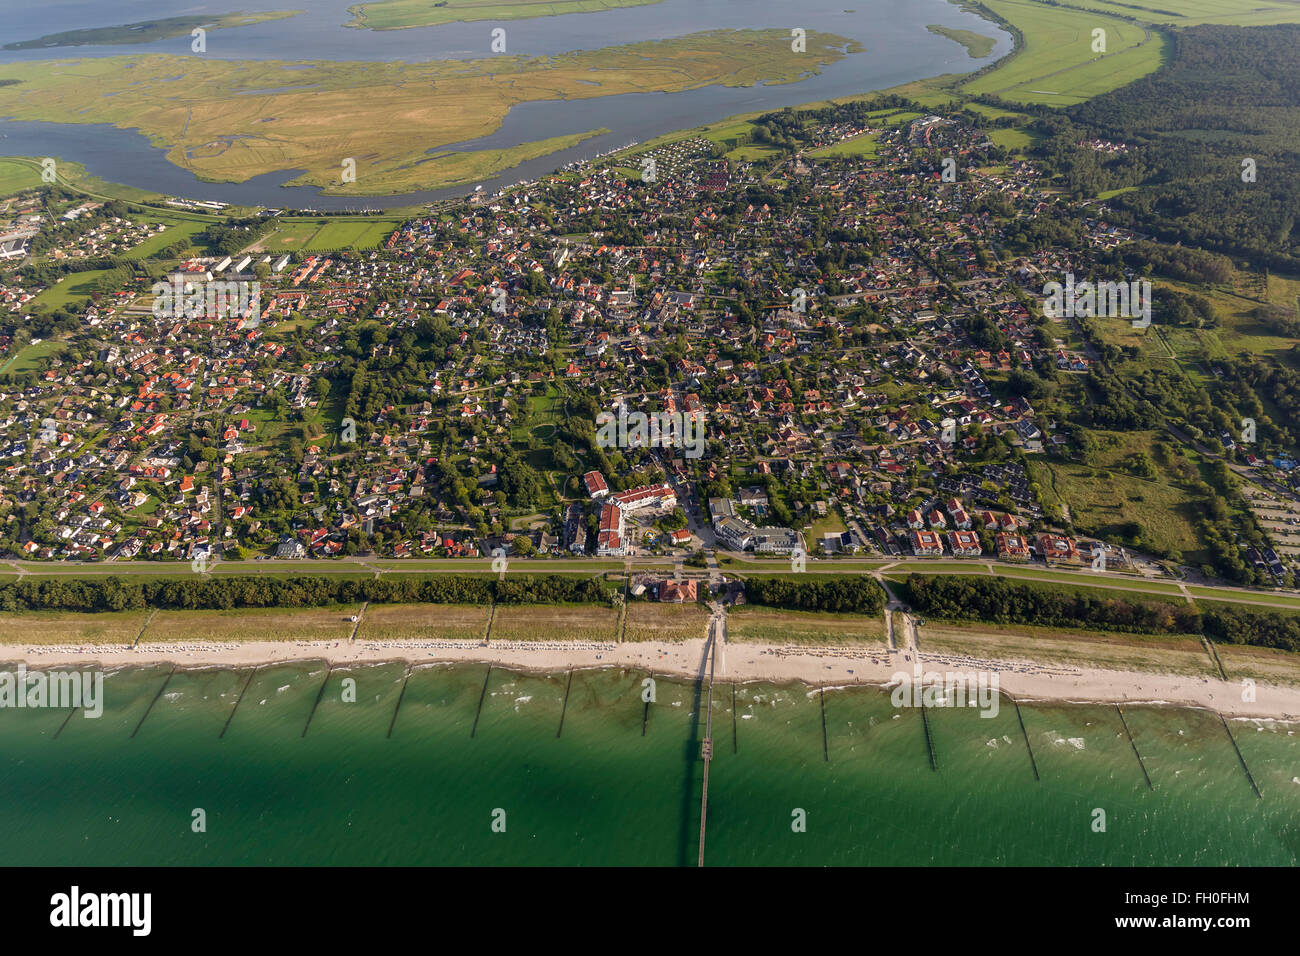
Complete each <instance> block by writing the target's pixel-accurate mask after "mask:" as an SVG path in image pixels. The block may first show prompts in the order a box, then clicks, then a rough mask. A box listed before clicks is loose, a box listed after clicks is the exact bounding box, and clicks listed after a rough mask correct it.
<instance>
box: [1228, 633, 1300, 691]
mask: <svg viewBox="0 0 1300 956" xmlns="http://www.w3.org/2000/svg"><path fill="white" fill-rule="evenodd" d="M1214 650H1215V653H1217V654H1218V655H1219V660H1220V661H1221V662H1222V664H1223V672H1224V673H1225V674H1227V675H1228V680H1230V681H1238V680H1241V679H1242V678H1243V677H1248V678H1250V679H1252V680H1257V681H1260V682H1262V683H1268V684H1289V685H1300V654H1292V653H1291V652H1290V651H1283V650H1278V649H1276V648H1272V647H1249V646H1247V645H1245V644H1220V643H1217V642H1216V643H1215V645H1214Z"/></svg>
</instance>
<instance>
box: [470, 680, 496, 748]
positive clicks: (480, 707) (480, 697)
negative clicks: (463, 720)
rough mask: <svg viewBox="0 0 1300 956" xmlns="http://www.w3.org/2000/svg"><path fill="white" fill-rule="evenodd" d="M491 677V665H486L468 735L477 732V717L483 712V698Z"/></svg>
mask: <svg viewBox="0 0 1300 956" xmlns="http://www.w3.org/2000/svg"><path fill="white" fill-rule="evenodd" d="M491 679H492V665H491V664H489V665H488V669H487V673H486V674H484V675H483V689H482V690H481V691H479V695H478V707H477V708H476V709H475V711H474V726H473V727H471V728H470V729H469V735H470V737H473V736H474V735H475V734H477V733H478V719H479V717H480V716H481V715H482V713H483V700H484V698H486V697H487V689H488V681H490V680H491Z"/></svg>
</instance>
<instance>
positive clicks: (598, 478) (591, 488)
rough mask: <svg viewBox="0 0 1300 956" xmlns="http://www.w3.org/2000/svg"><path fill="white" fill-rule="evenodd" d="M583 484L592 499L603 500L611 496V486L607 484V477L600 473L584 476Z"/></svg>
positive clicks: (594, 472) (589, 473) (591, 472)
mask: <svg viewBox="0 0 1300 956" xmlns="http://www.w3.org/2000/svg"><path fill="white" fill-rule="evenodd" d="M582 483H583V484H584V485H586V486H587V495H588V497H591V498H601V497H604V496H605V495H607V494H609V485H607V484H605V476H604V475H602V474H601V473H600V472H598V471H589V472H587V473H586V474H585V475H583V476H582Z"/></svg>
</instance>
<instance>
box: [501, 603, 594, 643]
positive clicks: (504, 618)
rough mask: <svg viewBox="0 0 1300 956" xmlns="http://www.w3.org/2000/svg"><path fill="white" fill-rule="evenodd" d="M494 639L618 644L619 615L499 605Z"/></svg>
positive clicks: (574, 607) (588, 608)
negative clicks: (615, 641)
mask: <svg viewBox="0 0 1300 956" xmlns="http://www.w3.org/2000/svg"><path fill="white" fill-rule="evenodd" d="M490 639H491V640H493V641H614V640H617V639H618V611H616V610H614V609H613V608H610V607H597V606H594V605H587V604H559V605H549V604H548V605H503V604H498V605H497V609H496V614H495V615H494V616H493V618H492V631H491V638H490Z"/></svg>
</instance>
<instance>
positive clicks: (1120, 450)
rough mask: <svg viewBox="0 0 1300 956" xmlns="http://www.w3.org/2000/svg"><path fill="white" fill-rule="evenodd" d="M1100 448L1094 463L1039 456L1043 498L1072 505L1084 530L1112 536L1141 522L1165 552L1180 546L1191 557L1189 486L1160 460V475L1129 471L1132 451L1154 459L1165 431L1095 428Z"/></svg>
mask: <svg viewBox="0 0 1300 956" xmlns="http://www.w3.org/2000/svg"><path fill="white" fill-rule="evenodd" d="M1094 434H1095V435H1096V437H1097V440H1098V442H1099V443H1100V445H1101V447H1100V448H1099V449H1098V451H1097V453H1096V454H1095V457H1094V460H1093V461H1092V462H1090V463H1089V464H1087V465H1085V464H1081V463H1079V462H1075V461H1053V460H1044V461H1034V462H1032V463H1031V464H1030V470H1029V474H1030V478H1031V480H1032V481H1035V482H1037V483H1038V485H1039V488H1040V490H1041V495H1042V500H1043V503H1044V504H1045V505H1047V506H1052V505H1056V506H1058V507H1061V506H1064V507H1068V508H1069V510H1070V517H1071V519H1072V520H1073V522H1074V523H1075V525H1076V527H1077V528H1079V529H1086V530H1087V531H1088V533H1091V534H1096V535H1098V536H1100V537H1105V538H1107V539H1110V540H1116V539H1119V538H1120V537H1122V531H1121V529H1122V528H1123V527H1124V526H1126V525H1129V524H1131V523H1132V524H1136V525H1139V526H1140V527H1141V529H1142V534H1143V536H1144V537H1143V541H1144V542H1145V543H1148V544H1150V545H1151V546H1152V547H1153V548H1155V549H1157V550H1159V551H1160V552H1168V551H1175V550H1176V551H1180V552H1182V553H1183V555H1184V557H1190V556H1191V555H1192V554H1194V553H1196V552H1197V551H1198V549H1199V546H1200V545H1199V541H1198V538H1197V534H1196V529H1195V521H1196V519H1197V517H1198V513H1197V506H1196V504H1195V503H1194V501H1193V497H1192V495H1191V493H1190V492H1189V491H1188V489H1187V488H1186V487H1184V485H1183V484H1182V483H1181V482H1179V481H1175V480H1173V478H1172V477H1171V475H1170V474H1169V473H1168V472H1170V471H1172V469H1166V468H1164V467H1163V466H1161V465H1159V464H1158V465H1157V467H1158V469H1159V471H1160V474H1159V475H1158V477H1157V478H1156V479H1146V478H1139V477H1137V476H1136V475H1133V474H1130V473H1129V472H1128V471H1127V470H1126V466H1125V462H1126V460H1127V459H1129V457H1130V456H1132V455H1137V454H1146V455H1149V456H1150V457H1152V458H1153V459H1154V458H1155V455H1154V453H1153V448H1154V445H1155V442H1156V441H1157V440H1158V439H1159V438H1160V437H1162V436H1161V433H1157V432H1154V431H1147V432H1123V433H1122V432H1100V431H1099V432H1095V433H1094Z"/></svg>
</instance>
